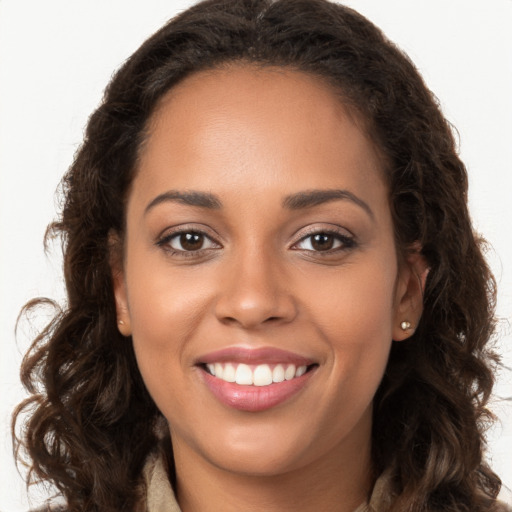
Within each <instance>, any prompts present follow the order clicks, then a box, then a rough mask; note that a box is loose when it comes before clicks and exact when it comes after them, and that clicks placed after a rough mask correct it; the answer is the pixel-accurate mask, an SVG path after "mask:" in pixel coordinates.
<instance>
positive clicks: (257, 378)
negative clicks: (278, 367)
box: [252, 364, 272, 386]
mask: <svg viewBox="0 0 512 512" xmlns="http://www.w3.org/2000/svg"><path fill="white" fill-rule="evenodd" d="M252 379H253V382H254V385H255V386H268V385H269V384H272V370H271V369H270V366H269V365H268V364H259V365H258V366H256V368H255V369H254V374H253V378H252Z"/></svg>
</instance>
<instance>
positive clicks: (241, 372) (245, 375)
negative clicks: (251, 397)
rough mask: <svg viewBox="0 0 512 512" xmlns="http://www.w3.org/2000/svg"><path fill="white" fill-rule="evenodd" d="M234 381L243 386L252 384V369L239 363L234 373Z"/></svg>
mask: <svg viewBox="0 0 512 512" xmlns="http://www.w3.org/2000/svg"><path fill="white" fill-rule="evenodd" d="M235 382H236V383H237V384H241V385H243V386H250V385H251V384H252V371H251V369H250V368H249V366H247V365H246V364H239V365H238V368H237V369H236V373H235Z"/></svg>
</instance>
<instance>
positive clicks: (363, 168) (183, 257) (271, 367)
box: [115, 66, 415, 475]
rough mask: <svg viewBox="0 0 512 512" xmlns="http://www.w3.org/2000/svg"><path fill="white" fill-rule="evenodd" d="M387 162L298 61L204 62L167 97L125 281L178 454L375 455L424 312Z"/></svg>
mask: <svg viewBox="0 0 512 512" xmlns="http://www.w3.org/2000/svg"><path fill="white" fill-rule="evenodd" d="M382 174H383V172H382V162H381V159H380V157H379V155H378V153H377V151H376V150H375V148H374V145H373V144H372V143H371V142H370V140H369V139H368V138H367V137H366V136H365V134H364V132H363V131H362V129H361V124H358V123H357V122H356V117H355V116H354V115H350V114H349V113H348V111H347V109H345V108H344V106H343V104H342V103H341V102H340V100H339V98H338V97H336V95H335V93H334V92H333V91H332V90H331V89H330V88H329V87H328V86H327V85H325V84H323V83H321V82H320V81H317V80H316V79H315V78H312V77H310V76H308V75H305V74H302V73H299V72H295V71H288V70H283V69H268V68H267V69H256V68H253V67H249V66H246V67H242V66H240V67H232V68H229V69H224V70H214V71H209V72H201V73H198V74H196V75H193V76H192V77H190V78H188V79H186V80H185V81H184V82H182V83H181V84H180V85H178V86H176V87H175V88H173V89H172V90H171V91H170V92H169V93H168V94H167V96H166V97H165V98H164V100H163V101H162V102H161V104H160V105H159V107H158V109H157V111H156V113H155V114H154V116H153V118H152V122H151V124H150V130H149V135H148V139H147V143H146V144H145V145H144V148H143V151H142V154H141V159H140V165H139V169H138V173H137V175H136V178H135V180H134V182H133V187H132V189H131V192H130V195H129V198H128V203H127V232H126V239H125V247H124V250H125V256H124V262H123V268H122V269H117V273H115V293H116V301H117V309H118V315H119V318H120V319H121V320H123V322H124V325H122V326H121V330H122V332H123V333H124V334H126V335H129V334H131V335H132V336H133V344H134V347H135V352H136V356H137V361H138V365H139V368H140V371H141V374H142V376H143V378H144V381H145V383H146V386H147V388H148V390H149V392H150V394H151V396H152V397H153V399H154V401H155V402H156V404H157V406H158V407H159V409H160V410H161V411H162V413H163V414H164V416H165V417H166V418H167V420H168V422H169V425H170V430H171V436H172V440H173V444H174V449H175V456H176V459H177V463H179V461H180V460H182V459H183V460H185V459H187V460H192V459H193V460H196V461H199V462H200V463H202V464H207V465H208V464H213V465H214V466H216V467H217V468H222V469H228V470H230V471H235V472H239V473H245V474H258V475H270V474H279V473H284V472H287V471H290V470H293V469H298V468H301V467H305V466H306V465H308V464H313V463H316V462H318V461H322V460H324V461H325V460H337V461H338V460H342V461H352V462H353V463H356V462H355V461H357V460H358V459H360V460H363V461H366V462H368V460H369V450H370V431H371V409H372V407H371V404H372V399H373V396H374V394H375V391H376V389H377V387H378V385H379V382H380V380H381V378H382V375H383V372H384V369H385V367H386V362H387V359H388V354H389V350H390V346H391V342H392V339H396V340H401V339H404V338H405V337H407V335H408V334H406V333H404V332H403V331H402V330H401V329H400V322H401V321H403V320H409V321H411V320H413V318H412V317H413V316H414V314H415V313H414V311H412V309H413V307H412V304H414V300H413V298H414V297H413V294H414V286H415V285H414V284H412V283H413V282H414V281H415V279H414V278H413V277H412V275H413V272H411V265H409V264H407V263H406V264H404V265H403V266H401V267H400V268H399V267H398V264H397V253H396V250H395V245H394V238H393V225H392V220H391V214H390V207H389V204H388V191H387V188H386V185H385V182H384V180H383V177H382ZM409 334H410V333H409ZM128 342H129V341H127V343H128ZM304 372H305V373H304ZM213 374H215V375H213ZM233 381H234V382H233Z"/></svg>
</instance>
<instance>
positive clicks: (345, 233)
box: [292, 224, 356, 245]
mask: <svg viewBox="0 0 512 512" xmlns="http://www.w3.org/2000/svg"><path fill="white" fill-rule="evenodd" d="M319 233H326V234H330V235H338V236H339V237H341V238H351V239H354V240H355V238H356V237H355V235H354V234H353V233H352V232H351V231H349V230H348V229H347V228H342V227H340V226H336V225H334V224H333V225H331V226H329V227H324V226H322V227H320V226H318V227H306V228H302V229H301V230H299V233H298V234H297V235H295V236H294V237H293V242H292V245H295V244H297V243H299V242H300V241H302V240H304V239H305V238H308V237H310V236H313V235H316V234H319Z"/></svg>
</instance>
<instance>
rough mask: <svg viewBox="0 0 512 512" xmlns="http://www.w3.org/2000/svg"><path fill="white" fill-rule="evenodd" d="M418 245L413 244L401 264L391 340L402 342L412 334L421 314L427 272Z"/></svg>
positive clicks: (427, 268)
mask: <svg viewBox="0 0 512 512" xmlns="http://www.w3.org/2000/svg"><path fill="white" fill-rule="evenodd" d="M429 270H430V269H429V266H428V264H427V261H426V259H425V257H424V256H423V255H422V254H421V247H420V245H419V244H413V245H412V246H411V248H410V250H409V251H408V252H407V254H406V257H405V258H404V260H403V261H402V262H401V265H400V269H399V272H398V282H397V286H396V295H395V314H394V319H393V340H395V341H403V340H406V339H407V338H409V337H410V336H412V335H413V334H414V331H415V330H416V327H417V326H418V323H419V321H420V318H421V314H422V312H423V292H424V290H425V283H426V281H427V276H428V272H429Z"/></svg>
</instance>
